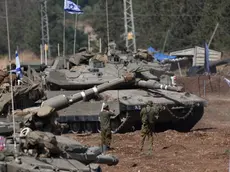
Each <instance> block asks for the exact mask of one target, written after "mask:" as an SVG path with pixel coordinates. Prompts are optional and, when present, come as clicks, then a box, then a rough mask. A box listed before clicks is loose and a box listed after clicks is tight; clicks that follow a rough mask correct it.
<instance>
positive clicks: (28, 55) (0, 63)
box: [0, 50, 40, 69]
mask: <svg viewBox="0 0 230 172" xmlns="http://www.w3.org/2000/svg"><path fill="white" fill-rule="evenodd" d="M19 58H20V62H21V63H23V62H24V63H25V62H26V63H28V62H33V63H34V62H40V59H39V57H38V56H37V55H36V54H35V53H33V52H31V51H27V50H26V51H23V52H20V54H19ZM12 62H13V63H15V56H14V55H12ZM8 64H9V61H8V56H6V55H5V56H0V69H4V68H6V66H7V65H8Z"/></svg>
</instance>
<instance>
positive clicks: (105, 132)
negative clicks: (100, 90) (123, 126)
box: [99, 105, 115, 151]
mask: <svg viewBox="0 0 230 172" xmlns="http://www.w3.org/2000/svg"><path fill="white" fill-rule="evenodd" d="M114 116H115V114H114V113H113V112H111V111H110V110H109V105H104V107H103V110H102V111H101V112H100V114H99V117H100V124H101V145H102V148H103V150H104V151H105V150H106V149H110V144H111V140H112V133H111V117H114Z"/></svg>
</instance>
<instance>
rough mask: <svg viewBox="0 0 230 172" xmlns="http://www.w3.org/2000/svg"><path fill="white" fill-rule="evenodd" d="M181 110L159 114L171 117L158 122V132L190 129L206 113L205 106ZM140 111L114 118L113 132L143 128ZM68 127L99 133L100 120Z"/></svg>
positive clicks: (69, 128)
mask: <svg viewBox="0 0 230 172" xmlns="http://www.w3.org/2000/svg"><path fill="white" fill-rule="evenodd" d="M179 111H181V110H172V109H169V108H166V109H165V110H164V111H163V112H161V113H160V114H159V116H161V115H163V116H166V117H167V118H170V120H169V121H164V122H157V123H156V126H155V131H156V132H162V131H166V130H168V129H172V130H176V131H179V132H188V131H190V130H191V129H192V128H193V127H194V126H195V125H196V123H197V122H198V121H199V120H200V119H201V118H202V116H203V113H204V107H203V106H201V105H200V106H196V105H194V106H189V107H186V108H185V109H184V110H183V111H182V112H179ZM139 113H140V111H139V112H135V113H134V112H132V111H128V112H126V113H124V114H122V115H118V116H117V117H116V118H115V119H113V120H112V124H111V125H112V126H111V128H112V133H125V132H132V131H135V130H140V129H141V121H140V118H139ZM65 124H67V126H68V127H67V128H66V129H65V130H64V131H63V133H66V132H67V133H97V132H100V122H99V121H78V122H67V123H65Z"/></svg>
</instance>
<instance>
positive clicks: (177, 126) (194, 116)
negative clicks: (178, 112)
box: [172, 106, 204, 132]
mask: <svg viewBox="0 0 230 172" xmlns="http://www.w3.org/2000/svg"><path fill="white" fill-rule="evenodd" d="M203 114H204V107H203V106H196V107H194V108H193V110H192V112H191V114H190V115H189V116H188V117H187V118H185V119H180V120H178V121H176V122H174V123H172V129H174V130H176V131H179V132H189V131H190V130H191V129H192V128H193V127H194V126H195V125H196V124H197V122H198V121H199V120H200V119H201V118H202V116H203Z"/></svg>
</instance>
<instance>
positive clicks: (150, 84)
mask: <svg viewBox="0 0 230 172" xmlns="http://www.w3.org/2000/svg"><path fill="white" fill-rule="evenodd" d="M136 85H138V86H139V87H144V88H148V89H163V90H169V91H178V92H180V91H182V89H183V87H178V86H177V87H172V86H170V85H163V84H160V83H159V82H157V81H154V80H148V81H143V80H140V81H137V82H136Z"/></svg>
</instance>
